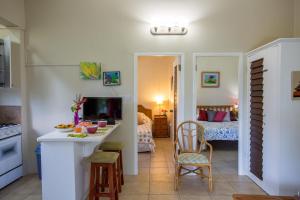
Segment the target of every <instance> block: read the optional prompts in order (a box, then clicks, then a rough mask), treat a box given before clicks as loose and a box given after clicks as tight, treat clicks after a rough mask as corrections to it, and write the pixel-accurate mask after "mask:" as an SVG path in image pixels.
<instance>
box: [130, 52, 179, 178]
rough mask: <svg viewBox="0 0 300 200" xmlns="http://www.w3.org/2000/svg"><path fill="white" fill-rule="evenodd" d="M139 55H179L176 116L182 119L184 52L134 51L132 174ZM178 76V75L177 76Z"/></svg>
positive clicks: (136, 160) (135, 168)
mask: <svg viewBox="0 0 300 200" xmlns="http://www.w3.org/2000/svg"><path fill="white" fill-rule="evenodd" d="M140 56H176V57H180V65H181V70H180V71H181V73H180V93H179V94H180V96H179V97H178V98H179V103H180V106H179V105H177V108H179V107H180V109H177V113H179V110H180V115H179V116H178V118H177V122H181V121H183V120H184V69H185V68H184V53H182V52H136V53H134V65H133V87H134V88H133V123H134V124H133V127H134V137H133V138H134V139H133V140H134V141H133V142H134V144H135V146H134V147H135V148H134V162H135V164H134V174H135V175H137V174H138V145H137V142H138V141H137V139H138V138H137V106H138V91H137V85H138V57H140ZM177 78H179V77H177Z"/></svg>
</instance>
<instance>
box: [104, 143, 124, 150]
mask: <svg viewBox="0 0 300 200" xmlns="http://www.w3.org/2000/svg"><path fill="white" fill-rule="evenodd" d="M100 149H101V150H103V151H113V150H117V151H121V150H122V149H123V144H122V143H121V142H104V143H102V144H101V145H100Z"/></svg>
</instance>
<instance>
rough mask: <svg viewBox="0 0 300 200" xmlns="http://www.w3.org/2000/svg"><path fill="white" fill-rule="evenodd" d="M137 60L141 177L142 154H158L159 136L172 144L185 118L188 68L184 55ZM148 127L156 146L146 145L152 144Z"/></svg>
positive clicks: (136, 115)
mask: <svg viewBox="0 0 300 200" xmlns="http://www.w3.org/2000/svg"><path fill="white" fill-rule="evenodd" d="M134 61H135V62H134V130H135V137H134V140H135V143H136V144H137V145H136V154H135V156H136V161H137V162H136V170H135V171H136V174H137V173H138V169H139V167H138V166H139V165H138V163H139V162H138V158H139V156H138V152H146V153H143V155H144V157H147V158H150V155H151V152H154V151H155V140H156V138H159V137H167V138H168V139H157V141H164V140H166V141H170V142H171V143H172V142H173V141H174V139H175V137H174V133H175V131H174V130H175V129H176V124H177V123H178V122H181V121H183V119H184V112H183V106H184V96H183V94H184V91H183V89H184V85H183V84H184V81H183V80H184V68H183V54H182V53H136V54H135V60H134ZM149 119H150V120H149ZM147 121H150V123H149V124H151V127H150V128H149V126H148V127H147ZM147 128H148V129H150V130H151V131H152V132H151V135H152V138H153V143H154V144H153V145H147V144H145V143H147V142H149V141H150V142H151V138H149V133H144V132H145V129H147ZM150 130H148V131H147V132H149V131H150ZM146 134H147V135H146ZM143 140H144V141H143ZM151 146H152V148H151ZM149 147H150V148H149ZM140 157H141V156H140ZM143 163H146V162H143Z"/></svg>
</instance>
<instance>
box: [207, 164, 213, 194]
mask: <svg viewBox="0 0 300 200" xmlns="http://www.w3.org/2000/svg"><path fill="white" fill-rule="evenodd" d="M208 173H209V175H208V185H209V192H212V190H213V180H212V170H211V166H209V167H208Z"/></svg>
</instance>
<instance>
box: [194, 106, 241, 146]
mask: <svg viewBox="0 0 300 200" xmlns="http://www.w3.org/2000/svg"><path fill="white" fill-rule="evenodd" d="M199 110H206V111H207V110H214V111H232V110H233V106H232V105H215V106H204V105H199V106H197V112H199ZM198 123H199V124H200V125H201V126H202V127H203V131H204V138H205V139H206V140H209V141H214V140H218V141H220V140H222V141H238V139H239V122H238V121H229V122H208V121H198Z"/></svg>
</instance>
